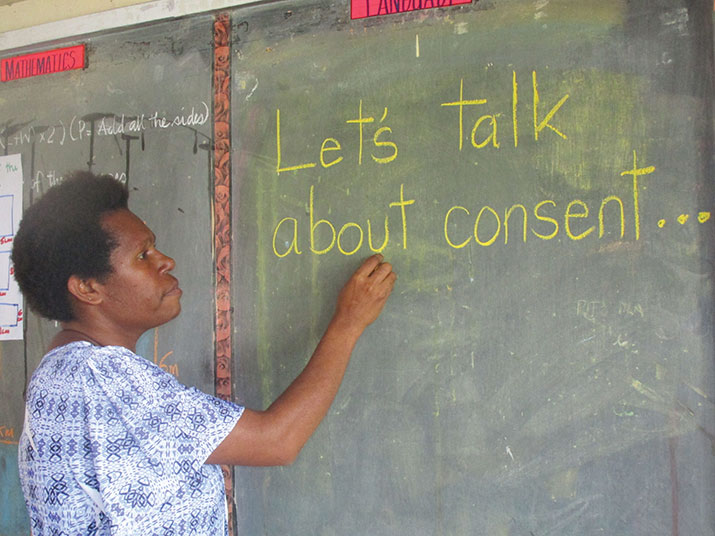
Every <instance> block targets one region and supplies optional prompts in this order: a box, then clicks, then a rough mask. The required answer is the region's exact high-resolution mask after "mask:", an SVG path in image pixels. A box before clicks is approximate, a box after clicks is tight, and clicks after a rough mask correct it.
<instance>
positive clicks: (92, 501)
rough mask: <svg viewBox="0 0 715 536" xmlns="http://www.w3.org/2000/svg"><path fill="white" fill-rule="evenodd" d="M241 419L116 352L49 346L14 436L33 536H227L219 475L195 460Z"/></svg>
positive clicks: (228, 407)
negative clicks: (20, 426)
mask: <svg viewBox="0 0 715 536" xmlns="http://www.w3.org/2000/svg"><path fill="white" fill-rule="evenodd" d="M242 413H243V408H242V407H241V406H237V405H236V404H232V403H230V402H225V401H223V400H220V399H218V398H215V397H213V396H210V395H207V394H205V393H202V392H201V391H198V390H197V389H195V388H188V387H186V386H184V385H182V384H180V383H179V382H178V381H177V380H176V379H175V378H174V377H173V376H172V375H171V374H169V373H168V372H165V371H163V370H162V369H161V368H159V367H157V366H156V365H154V364H153V363H151V362H150V361H147V360H146V359H144V358H143V357H140V356H138V355H136V354H134V353H133V352H131V351H129V350H127V349H126V348H122V347H119V346H106V347H97V346H93V345H91V344H90V343H88V342H73V343H70V344H68V345H66V346H62V347H59V348H55V349H54V350H52V351H51V352H49V353H48V354H47V355H46V356H45V357H44V358H43V359H42V362H41V363H40V365H39V367H38V368H37V370H36V371H35V373H34V374H33V375H32V380H31V381H30V385H29V388H28V393H27V403H26V406H25V426H24V430H23V432H22V435H21V437H20V446H19V456H18V459H19V466H20V480H21V482H22V490H23V493H24V494H25V503H26V504H27V508H28V511H29V514H30V524H31V529H32V533H33V535H34V536H44V535H53V536H61V535H66V536H76V535H85V534H87V535H98V536H99V535H108V534H112V535H128V534H137V535H140V536H153V535H163V536H169V535H176V536H184V535H189V534H195V535H211V536H216V535H221V534H228V525H227V517H226V501H225V496H224V483H223V476H222V474H221V469H220V467H219V466H217V465H205V464H204V461H205V460H206V458H207V457H208V456H209V454H211V452H212V451H213V450H214V449H215V448H216V446H217V445H218V444H219V443H220V442H221V441H222V440H223V439H224V438H225V437H226V436H227V435H228V433H229V432H230V431H231V429H232V428H233V426H234V425H235V423H236V421H238V419H239V418H240V416H241V414H242Z"/></svg>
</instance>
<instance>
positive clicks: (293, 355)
mask: <svg viewBox="0 0 715 536" xmlns="http://www.w3.org/2000/svg"><path fill="white" fill-rule="evenodd" d="M709 9H711V6H708V5H706V3H699V4H697V5H696V3H694V2H691V3H690V4H687V3H681V2H652V1H645V0H643V1H631V2H598V3H594V2H587V1H584V2H581V1H577V2H574V1H568V2H533V1H528V2H527V1H506V2H479V3H475V4H473V5H472V6H469V7H462V8H454V9H448V10H437V11H431V12H425V13H420V14H409V15H400V16H394V17H385V18H383V19H378V20H372V21H368V22H364V21H361V22H359V23H358V22H351V21H350V20H349V17H348V13H347V11H346V9H345V8H344V7H343V6H336V5H335V4H333V3H329V2H313V3H311V4H307V3H304V4H302V5H301V7H300V9H297V8H295V7H294V6H293V5H292V4H289V3H285V4H281V3H278V4H275V5H269V6H265V7H256V8H254V9H246V10H242V11H240V12H239V13H237V14H236V15H235V18H234V29H235V30H234V57H235V60H234V63H233V73H234V83H233V87H234V93H233V102H234V109H235V110H236V113H237V119H236V120H235V121H234V124H233V137H234V143H238V144H239V151H238V153H237V154H236V158H235V159H234V184H237V185H238V194H237V195H234V203H235V204H237V206H238V210H236V214H237V217H236V221H235V225H236V230H235V234H236V249H237V250H238V252H237V254H236V255H235V256H234V269H235V271H236V272H237V273H239V274H240V277H238V278H237V279H236V283H235V295H236V297H237V300H238V305H237V308H236V310H237V314H238V320H237V323H236V325H237V334H236V339H237V341H238V355H239V359H238V362H237V364H238V371H237V374H236V376H237V377H238V379H239V380H238V381H239V388H238V392H239V393H241V396H244V397H245V398H246V400H247V401H248V402H249V403H251V404H255V405H262V404H267V403H269V401H271V400H273V399H274V398H275V397H276V396H277V395H278V394H279V393H280V392H281V390H282V389H283V388H285V386H286V385H287V384H288V382H289V381H290V379H291V378H292V377H293V376H294V375H295V374H296V373H297V372H298V371H299V369H300V367H301V366H302V365H303V363H304V362H305V358H306V356H307V355H309V354H310V352H311V349H312V348H313V346H314V344H315V342H316V341H317V339H318V337H319V336H320V334H321V330H322V329H323V328H324V326H325V324H326V321H327V319H328V318H329V315H330V313H331V306H332V303H333V300H334V298H335V296H336V293H337V291H338V289H339V288H340V285H341V284H342V281H343V280H344V278H345V277H346V275H347V274H348V273H349V272H350V270H351V269H352V268H353V267H354V266H355V265H356V264H357V263H358V262H359V260H360V259H362V258H364V257H366V256H367V255H369V254H371V253H372V252H373V251H382V253H383V254H384V255H385V256H386V257H387V259H388V260H390V261H391V262H392V263H393V264H394V265H395V269H396V271H397V272H398V274H399V279H398V283H397V287H396V290H395V294H394V296H393V297H392V299H391V301H390V302H389V303H388V305H387V307H386V310H385V312H384V314H383V316H382V317H381V319H380V320H379V321H378V322H377V323H376V324H375V325H374V326H371V328H370V329H369V331H368V332H367V333H366V334H365V336H364V339H363V340H362V341H361V343H360V344H359V346H358V349H357V351H356V354H355V356H354V358H353V361H352V362H351V365H350V369H349V371H348V374H347V377H346V380H345V383H344V385H343V387H342V388H341V390H340V393H339V396H338V398H337V400H336V402H335V404H334V405H333V407H332V410H331V412H330V415H329V416H328V418H327V421H326V422H324V423H323V424H322V425H321V427H320V428H319V430H318V433H317V435H316V437H315V438H314V439H313V440H312V441H311V443H310V444H309V446H308V448H307V449H306V450H305V451H304V453H303V454H302V455H301V458H300V459H299V461H298V462H297V463H296V464H295V465H294V466H292V467H290V468H285V469H284V468H281V469H273V470H265V469H260V470H253V469H241V470H240V471H239V472H238V473H239V476H238V479H237V488H238V490H239V494H240V495H239V501H238V502H239V516H240V517H239V527H243V530H244V533H245V534H310V535H315V534H321V535H345V534H369V535H372V536H375V535H394V534H409V535H437V534H445V535H446V534H449V535H465V534H470V535H472V534H480V535H481V534H483V535H506V534H511V535H517V534H518V535H543V534H563V535H573V534H662V535H665V534H668V535H671V534H692V535H696V534H714V533H715V517H714V516H713V510H712V498H713V494H712V492H713V486H714V485H715V462H714V458H713V455H712V453H713V450H712V449H713V432H715V430H714V429H713V422H715V420H714V419H713V402H712V400H713V388H714V387H715V385H714V383H713V359H712V329H711V312H712V285H711V283H712V273H713V272H712V249H711V244H710V241H711V240H712V236H713V234H712V226H713V218H712V216H711V211H712V210H713V208H714V207H713V198H712V196H711V183H710V181H711V179H712V165H711V161H710V158H711V150H712V102H713V100H712V97H713V93H712V56H711V50H712V39H711V21H712V17H711V14H710V11H709ZM254 258H255V263H254V262H253V259H254Z"/></svg>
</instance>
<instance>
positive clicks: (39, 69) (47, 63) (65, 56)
mask: <svg viewBox="0 0 715 536" xmlns="http://www.w3.org/2000/svg"><path fill="white" fill-rule="evenodd" d="M84 52H85V47H84V45H77V46H73V47H67V48H56V49H55V50H46V51H44V52H35V53H34V54H25V55H23V56H15V57H13V58H5V59H3V60H2V62H0V80H2V81H3V82H9V81H11V80H19V79H20V78H29V77H30V76H39V75H42V74H51V73H60V72H62V71H71V70H73V69H84V66H85V54H84Z"/></svg>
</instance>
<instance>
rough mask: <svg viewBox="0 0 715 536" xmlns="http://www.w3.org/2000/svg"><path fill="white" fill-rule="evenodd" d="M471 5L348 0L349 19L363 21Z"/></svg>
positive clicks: (438, 0)
mask: <svg viewBox="0 0 715 536" xmlns="http://www.w3.org/2000/svg"><path fill="white" fill-rule="evenodd" d="M471 3H472V0H350V18H351V19H364V18H365V17H377V16H380V15H394V14H395V13H407V12H409V11H418V10H421V9H432V8H435V7H450V6H456V5H459V4H471Z"/></svg>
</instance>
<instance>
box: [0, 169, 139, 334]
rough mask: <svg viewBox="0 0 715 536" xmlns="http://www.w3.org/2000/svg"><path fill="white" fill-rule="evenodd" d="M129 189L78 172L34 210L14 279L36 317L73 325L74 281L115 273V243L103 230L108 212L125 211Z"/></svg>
mask: <svg viewBox="0 0 715 536" xmlns="http://www.w3.org/2000/svg"><path fill="white" fill-rule="evenodd" d="M128 196H129V194H128V192H127V189H126V187H125V186H124V185H123V184H122V183H120V182H119V181H117V180H116V179H115V178H113V177H112V176H110V175H99V176H98V175H94V174H92V173H90V172H87V171H75V172H73V173H71V174H70V175H69V176H67V177H66V178H65V180H64V181H63V182H62V183H60V184H59V185H57V186H53V187H52V188H50V189H49V190H48V191H47V193H46V194H45V195H43V196H42V197H41V198H40V200H39V201H37V202H36V203H35V204H34V205H32V206H31V207H29V208H28V209H27V210H26V211H25V214H24V215H23V218H22V221H21V222H20V228H19V229H18V231H17V234H16V235H15V238H14V240H13V248H12V263H13V265H14V270H15V279H16V281H17V283H18V285H19V286H20V290H21V291H22V293H23V294H24V296H25V299H26V300H27V302H28V305H29V306H30V308H31V309H32V310H33V311H35V312H36V313H37V314H39V315H41V316H44V317H45V318H49V319H50V320H59V321H61V322H66V321H70V320H74V319H75V316H74V311H73V308H72V304H71V301H70V297H69V291H68V290H67V281H68V280H69V278H70V276H72V275H76V276H78V277H81V278H83V279H84V278H96V279H98V280H100V281H101V280H102V279H103V278H105V277H106V276H108V275H109V274H111V273H112V265H111V263H110V260H109V258H110V255H111V253H112V250H113V249H114V248H115V247H116V243H115V241H114V239H113V237H112V236H111V235H110V234H109V233H107V232H106V231H105V230H104V229H103V228H102V225H101V218H102V215H104V214H105V213H106V212H111V211H113V210H119V209H126V208H127V199H128Z"/></svg>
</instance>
